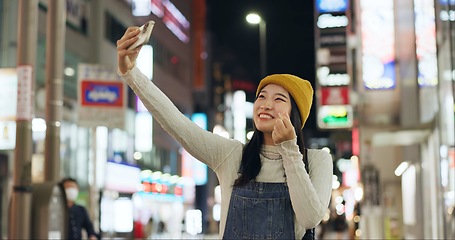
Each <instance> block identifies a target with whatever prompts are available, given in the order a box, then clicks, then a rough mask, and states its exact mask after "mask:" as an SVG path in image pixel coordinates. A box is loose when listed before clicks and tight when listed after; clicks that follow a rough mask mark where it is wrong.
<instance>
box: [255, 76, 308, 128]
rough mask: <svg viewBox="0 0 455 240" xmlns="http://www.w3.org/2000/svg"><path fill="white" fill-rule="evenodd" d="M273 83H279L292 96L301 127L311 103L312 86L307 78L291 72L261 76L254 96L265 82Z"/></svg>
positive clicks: (306, 117)
mask: <svg viewBox="0 0 455 240" xmlns="http://www.w3.org/2000/svg"><path fill="white" fill-rule="evenodd" d="M270 83H274V84H277V85H280V86H281V87H283V88H284V89H286V91H288V92H289V94H290V95H291V96H292V98H294V101H295V102H296V103H297V107H298V108H299V112H300V120H301V121H302V127H301V129H303V126H304V125H305V122H306V120H307V119H308V115H310V109H311V104H312V103H313V88H312V87H311V83H310V82H309V81H308V80H305V79H301V78H299V77H297V76H294V75H291V74H272V75H269V76H267V77H265V78H263V79H262V80H261V81H260V82H259V86H258V88H257V90H256V97H257V96H258V95H259V92H260V91H261V90H262V88H264V87H265V86H266V85H267V84H270Z"/></svg>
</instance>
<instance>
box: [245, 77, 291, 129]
mask: <svg viewBox="0 0 455 240" xmlns="http://www.w3.org/2000/svg"><path fill="white" fill-rule="evenodd" d="M278 113H282V114H284V115H286V114H287V115H289V114H290V113H291V98H290V96H289V93H288V91H286V89H284V88H283V87H281V86H280V85H277V84H273V83H271V84H268V85H266V86H265V87H264V88H263V89H262V90H261V92H259V94H258V97H257V99H256V101H255V102H254V105H253V121H254V124H255V126H256V128H257V129H258V130H259V131H261V132H263V133H264V134H271V133H272V131H273V127H274V126H275V121H276V119H279V115H278Z"/></svg>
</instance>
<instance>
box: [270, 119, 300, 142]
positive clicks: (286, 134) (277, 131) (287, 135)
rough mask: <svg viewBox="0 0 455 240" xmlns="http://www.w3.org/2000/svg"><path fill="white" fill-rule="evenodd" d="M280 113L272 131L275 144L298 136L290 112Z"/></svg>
mask: <svg viewBox="0 0 455 240" xmlns="http://www.w3.org/2000/svg"><path fill="white" fill-rule="evenodd" d="M278 115H279V119H277V120H276V121H275V126H274V127H273V132H272V139H273V143H274V144H275V145H278V144H280V143H282V142H284V141H288V140H291V139H294V138H295V137H296V134H295V130H294V126H293V125H292V123H291V119H289V115H288V113H287V112H285V114H282V113H278Z"/></svg>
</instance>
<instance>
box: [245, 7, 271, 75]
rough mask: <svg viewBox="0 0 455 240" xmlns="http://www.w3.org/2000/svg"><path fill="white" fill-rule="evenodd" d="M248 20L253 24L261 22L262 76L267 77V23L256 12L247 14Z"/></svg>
mask: <svg viewBox="0 0 455 240" xmlns="http://www.w3.org/2000/svg"><path fill="white" fill-rule="evenodd" d="M246 21H247V22H248V23H251V24H259V41H260V42H259V47H260V55H261V77H265V75H266V74H267V50H266V43H265V38H266V34H265V30H266V27H265V26H266V23H265V21H264V20H263V19H262V18H261V16H259V15H258V14H256V13H250V14H248V15H246Z"/></svg>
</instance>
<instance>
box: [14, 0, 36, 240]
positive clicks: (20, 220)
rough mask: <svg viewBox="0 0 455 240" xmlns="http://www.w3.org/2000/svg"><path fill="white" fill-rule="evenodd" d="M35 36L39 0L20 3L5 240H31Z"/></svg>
mask: <svg viewBox="0 0 455 240" xmlns="http://www.w3.org/2000/svg"><path fill="white" fill-rule="evenodd" d="M37 34H38V0H19V4H18V34H17V73H18V93H17V113H16V148H15V150H14V168H13V191H12V196H11V202H10V212H9V221H8V239H30V232H31V231H30V229H31V208H32V172H31V170H32V148H33V140H32V117H33V108H34V98H35V92H34V91H35V90H34V83H35V71H34V70H35V66H36V49H37Z"/></svg>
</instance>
